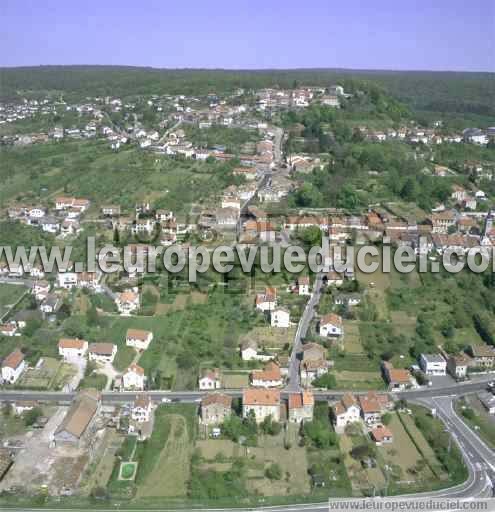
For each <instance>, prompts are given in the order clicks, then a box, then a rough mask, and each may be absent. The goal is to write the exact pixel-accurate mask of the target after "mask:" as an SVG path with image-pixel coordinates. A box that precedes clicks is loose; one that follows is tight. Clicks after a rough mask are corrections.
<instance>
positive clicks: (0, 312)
mask: <svg viewBox="0 0 495 512" xmlns="http://www.w3.org/2000/svg"><path fill="white" fill-rule="evenodd" d="M25 293H26V288H25V287H24V286H20V285H16V284H0V318H2V317H3V316H4V315H5V314H6V313H7V312H8V311H9V309H10V307H11V306H13V305H14V304H15V303H16V302H17V301H18V300H19V299H20V298H21V297H22V296H23V295H24V294H25Z"/></svg>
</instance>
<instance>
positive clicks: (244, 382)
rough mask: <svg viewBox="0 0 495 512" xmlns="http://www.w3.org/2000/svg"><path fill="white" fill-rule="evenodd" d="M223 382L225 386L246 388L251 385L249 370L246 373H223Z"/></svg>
mask: <svg viewBox="0 0 495 512" xmlns="http://www.w3.org/2000/svg"><path fill="white" fill-rule="evenodd" d="M223 383H224V387H225V388H231V389H236V388H245V387H247V386H248V385H249V372H245V373H240V372H237V373H234V372H232V373H227V372H224V373H223Z"/></svg>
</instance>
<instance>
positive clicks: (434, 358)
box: [421, 354, 446, 363]
mask: <svg viewBox="0 0 495 512" xmlns="http://www.w3.org/2000/svg"><path fill="white" fill-rule="evenodd" d="M421 357H423V359H424V360H425V361H426V362H427V363H445V362H446V361H445V359H444V358H443V357H442V356H441V355H440V354H421Z"/></svg>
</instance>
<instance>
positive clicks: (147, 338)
mask: <svg viewBox="0 0 495 512" xmlns="http://www.w3.org/2000/svg"><path fill="white" fill-rule="evenodd" d="M152 340H153V333H152V332H151V331H143V330H141V329H127V334H126V339H125V342H126V345H127V346H128V347H134V348H135V349H136V350H147V349H148V347H149V346H150V343H151V341H152Z"/></svg>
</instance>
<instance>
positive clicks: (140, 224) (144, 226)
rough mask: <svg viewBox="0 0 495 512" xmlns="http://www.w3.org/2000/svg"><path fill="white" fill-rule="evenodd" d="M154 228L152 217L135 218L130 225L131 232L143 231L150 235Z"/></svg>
mask: <svg viewBox="0 0 495 512" xmlns="http://www.w3.org/2000/svg"><path fill="white" fill-rule="evenodd" d="M154 229H155V221H154V220H153V219H137V220H136V222H135V223H134V224H133V225H132V227H131V232H132V233H133V234H135V235H136V234H139V233H145V234H147V235H151V233H153V231H154Z"/></svg>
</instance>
